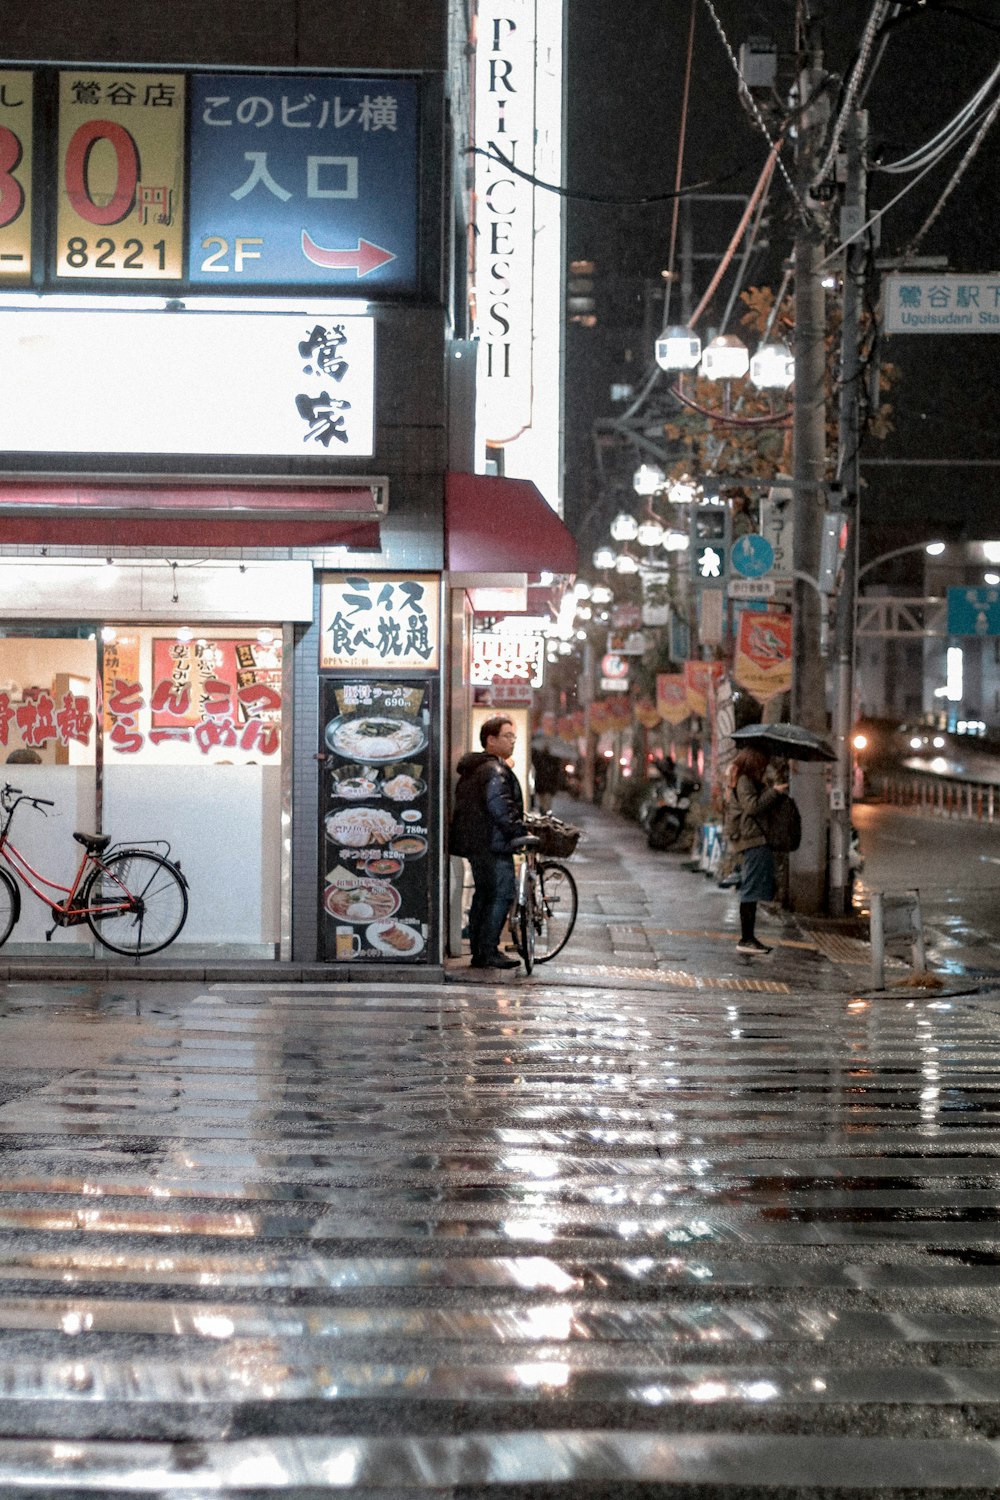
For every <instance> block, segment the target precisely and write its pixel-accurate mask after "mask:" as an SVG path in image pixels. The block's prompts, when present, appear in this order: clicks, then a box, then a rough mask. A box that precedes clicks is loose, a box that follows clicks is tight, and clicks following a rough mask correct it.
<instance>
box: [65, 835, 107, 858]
mask: <svg viewBox="0 0 1000 1500" xmlns="http://www.w3.org/2000/svg"><path fill="white" fill-rule="evenodd" d="M73 837H74V838H75V839H76V841H77V843H78V844H82V845H83V847H84V848H85V849H86V850H87V851H88V853H90V854H100V853H101V852H102V850H104V849H106V848H107V847H108V845H109V844H110V843H111V835H110V833H74V835H73Z"/></svg>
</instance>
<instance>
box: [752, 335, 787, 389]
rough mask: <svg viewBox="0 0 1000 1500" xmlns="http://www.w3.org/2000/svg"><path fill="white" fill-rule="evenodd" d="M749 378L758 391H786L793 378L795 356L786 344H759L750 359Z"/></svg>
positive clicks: (778, 341)
mask: <svg viewBox="0 0 1000 1500" xmlns="http://www.w3.org/2000/svg"><path fill="white" fill-rule="evenodd" d="M750 379H751V380H752V381H753V383H754V385H755V386H756V387H757V389H758V390H759V391H787V389H788V387H789V386H790V385H791V383H792V381H793V380H794V379H795V358H794V356H793V355H792V354H791V353H790V351H789V349H788V345H787V344H783V343H781V341H780V340H777V341H776V342H775V343H772V344H761V346H760V348H759V349H758V350H757V353H756V354H755V355H754V357H753V359H752V360H751V361H750Z"/></svg>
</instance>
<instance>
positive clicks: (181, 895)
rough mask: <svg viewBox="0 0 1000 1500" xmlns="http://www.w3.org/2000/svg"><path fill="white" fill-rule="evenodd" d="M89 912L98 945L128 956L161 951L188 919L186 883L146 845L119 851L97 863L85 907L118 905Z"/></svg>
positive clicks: (170, 865) (166, 862)
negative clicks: (127, 903) (126, 905)
mask: <svg viewBox="0 0 1000 1500" xmlns="http://www.w3.org/2000/svg"><path fill="white" fill-rule="evenodd" d="M129 897H131V898H132V904H131V906H130V908H129V909H128V910H126V911H122V910H117V911H116V910H113V909H109V910H108V911H107V912H101V911H100V910H97V911H93V912H88V913H87V925H88V927H89V928H90V930H91V932H92V933H93V934H94V936H95V938H97V941H98V942H99V943H103V944H104V946H105V948H110V949H111V951H112V953H124V954H126V955H127V956H128V957H129V958H141V957H142V956H143V955H144V954H148V953H159V951H160V949H161V948H165V947H166V946H167V944H168V943H172V942H173V940H174V938H175V937H176V936H177V934H178V933H179V932H180V930H181V928H182V927H183V926H184V923H185V921H186V919H187V909H188V897H187V887H186V885H185V884H184V880H183V878H182V876H181V874H180V872H179V871H178V870H176V869H175V868H174V866H173V865H172V864H171V863H170V861H169V860H168V859H164V858H163V856H162V855H160V854H152V853H151V852H150V851H149V850H148V849H120V850H119V851H118V852H117V853H116V854H111V855H109V856H108V857H107V859H104V860H102V861H101V867H100V868H98V869H96V870H95V871H94V873H93V874H92V875H91V877H90V879H89V880H88V881H87V886H86V889H85V891H84V893H83V900H84V905H86V906H93V907H98V908H99V907H101V906H102V905H107V906H108V907H109V908H115V907H119V908H120V907H121V904H122V902H123V901H125V900H126V899H128V898H129Z"/></svg>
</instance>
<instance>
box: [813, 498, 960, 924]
mask: <svg viewBox="0 0 1000 1500" xmlns="http://www.w3.org/2000/svg"><path fill="white" fill-rule="evenodd" d="M851 534H852V538H854V539H855V540H854V546H855V547H856V531H855V530H854V528H852V533H851ZM944 550H945V543H944V542H909V543H907V545H906V546H903V547H893V548H892V550H891V551H889V552H880V553H879V555H878V557H873V558H872V559H871V561H870V562H867V563H865V565H864V567H863V568H858V567H857V566H856V557H857V554H856V551H854V550H852V546H851V543H850V542H849V544H848V551H847V558H846V561H845V570H844V580H843V584H842V592H841V595H840V598H839V599H838V601H837V634H836V639H837V655H836V671H835V678H834V681H835V688H834V705H833V743H834V748H835V749H836V752H837V762H836V765H835V767H834V772H833V784H832V787H831V803H830V806H831V813H832V814H833V820H832V822H831V857H830V865H829V875H830V894H831V901H832V904H833V909H834V912H835V914H839V915H842V914H843V907H844V906H845V904H846V892H847V885H848V879H849V871H848V863H849V850H850V830H851V787H852V779H853V778H852V769H853V754H854V751H853V747H852V746H851V743H850V733H851V724H852V722H853V719H854V675H855V662H854V658H855V643H856V632H857V616H858V587H859V585H860V583H861V580H862V579H863V578H864V577H865V575H866V574H868V573H872V572H874V570H875V569H876V568H879V567H881V565H882V564H883V563H886V562H890V561H891V560H892V559H893V558H896V557H905V556H906V555H907V554H908V553H911V552H923V553H926V554H927V555H928V556H930V557H939V556H940V555H941V553H942V552H944Z"/></svg>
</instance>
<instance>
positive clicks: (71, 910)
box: [0, 796, 135, 927]
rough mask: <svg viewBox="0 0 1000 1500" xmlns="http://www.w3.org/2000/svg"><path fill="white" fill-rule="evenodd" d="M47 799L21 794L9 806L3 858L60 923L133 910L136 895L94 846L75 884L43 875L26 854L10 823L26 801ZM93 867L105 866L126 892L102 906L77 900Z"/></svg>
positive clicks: (1, 833) (1, 832)
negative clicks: (55, 893)
mask: <svg viewBox="0 0 1000 1500" xmlns="http://www.w3.org/2000/svg"><path fill="white" fill-rule="evenodd" d="M44 801H45V799H43V798H35V797H25V796H19V797H17V798H16V799H15V800H14V801H13V802H12V803H11V805H10V807H9V808H8V809H7V816H6V817H5V818H4V821H3V827H2V828H0V859H2V860H3V862H4V863H5V864H6V865H7V867H8V868H9V869H10V870H11V871H12V872H13V874H14V875H15V876H17V877H18V878H19V879H20V880H21V881H22V882H23V883H24V885H26V886H27V887H28V889H29V890H30V891H31V892H32V894H33V895H35V896H37V897H38V899H39V901H44V903H45V905H46V906H47V907H48V908H49V910H50V911H51V912H52V913H53V915H54V917H55V919H56V924H57V925H58V926H60V927H74V926H77V925H79V924H81V923H83V922H85V921H86V920H87V915H88V913H89V914H90V915H91V916H94V915H98V914H103V915H107V916H110V915H113V914H116V913H121V912H127V911H131V910H132V909H133V908H134V906H135V897H134V896H133V895H132V894H131V892H130V891H129V890H128V889H127V887H126V886H125V885H123V884H122V882H121V881H120V880H119V879H118V877H117V876H116V875H115V873H114V871H113V870H108V869H106V868H105V866H104V864H103V863H102V861H101V859H100V857H99V856H98V855H97V854H95V853H94V851H93V850H92V849H86V848H85V849H84V850H83V853H82V855H81V857H80V864H79V868H78V869H77V872H76V875H75V876H74V878H73V883H72V885H62V884H61V883H60V882H59V881H58V880H51V879H50V878H49V877H48V876H47V875H43V874H42V872H41V870H36V869H35V867H34V865H33V864H31V863H30V861H29V860H27V859H26V858H25V856H24V855H23V854H22V853H21V851H20V849H18V848H17V846H16V845H15V844H14V843H13V842H12V840H11V837H10V825H11V822H12V821H13V818H14V813H15V812H16V810H17V808H18V807H19V806H20V805H21V803H22V802H31V803H33V804H34V805H37V804H38V803H39V802H44ZM91 868H94V869H99V870H103V871H104V873H105V875H106V876H107V877H108V879H109V880H112V881H114V883H115V885H117V886H120V887H121V890H122V893H123V896H122V900H120V901H114V902H108V901H102V902H101V903H100V904H99V905H98V906H84V905H82V903H81V902H80V901H78V900H77V894H78V892H79V891H80V890H81V888H82V886H83V884H84V881H85V877H86V875H87V874H88V872H89V871H90V869H91ZM32 877H34V879H32ZM35 881H40V882H41V884H42V885H43V886H46V887H47V888H48V889H47V890H41V889H40V888H39V886H38V885H36V884H35ZM48 891H59V892H61V893H62V899H60V898H59V897H53V896H50V895H49V894H48Z"/></svg>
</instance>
